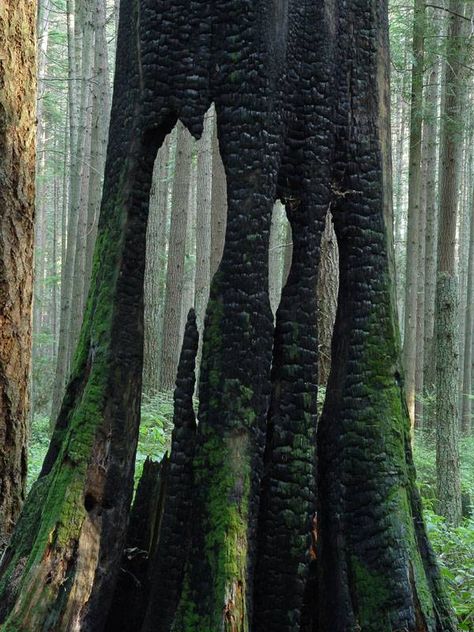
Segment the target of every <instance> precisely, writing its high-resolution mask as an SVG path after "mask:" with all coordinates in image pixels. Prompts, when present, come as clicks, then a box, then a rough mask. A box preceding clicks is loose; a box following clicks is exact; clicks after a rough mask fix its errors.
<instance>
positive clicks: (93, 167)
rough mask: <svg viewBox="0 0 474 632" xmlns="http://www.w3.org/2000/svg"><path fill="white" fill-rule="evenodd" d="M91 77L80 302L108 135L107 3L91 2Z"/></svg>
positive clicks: (87, 278)
mask: <svg viewBox="0 0 474 632" xmlns="http://www.w3.org/2000/svg"><path fill="white" fill-rule="evenodd" d="M94 5H95V6H94V8H93V28H94V77H93V81H92V130H91V152H90V176H89V192H88V201H87V204H88V208H87V234H86V253H85V272H84V302H85V301H86V299H87V294H88V292H89V284H90V278H91V271H92V257H93V252H94V245H95V240H96V235H97V220H98V217H99V207H100V201H101V198H102V185H103V181H104V168H105V158H106V153H107V137H108V133H109V121H110V104H111V100H112V99H111V85H110V76H109V75H110V69H109V53H108V43H107V31H106V26H107V13H106V8H107V3H106V0H94Z"/></svg>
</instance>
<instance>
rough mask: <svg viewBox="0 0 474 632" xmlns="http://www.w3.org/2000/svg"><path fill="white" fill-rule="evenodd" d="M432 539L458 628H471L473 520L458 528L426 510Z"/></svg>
mask: <svg viewBox="0 0 474 632" xmlns="http://www.w3.org/2000/svg"><path fill="white" fill-rule="evenodd" d="M425 520H426V525H427V529H428V533H429V536H430V540H431V543H432V545H433V547H434V549H435V551H436V552H437V554H438V562H439V565H440V569H441V574H442V575H443V577H444V580H445V585H446V588H447V590H448V593H449V597H450V599H451V603H452V604H453V606H454V610H455V612H456V615H457V617H458V622H459V628H460V629H461V630H468V631H471V632H472V631H473V630H474V520H472V519H471V520H470V521H465V523H464V524H463V525H461V526H460V527H458V528H457V529H452V528H449V527H448V526H447V525H446V523H445V521H444V518H442V517H441V516H438V515H437V514H435V513H434V512H433V511H431V510H429V509H427V510H426V511H425Z"/></svg>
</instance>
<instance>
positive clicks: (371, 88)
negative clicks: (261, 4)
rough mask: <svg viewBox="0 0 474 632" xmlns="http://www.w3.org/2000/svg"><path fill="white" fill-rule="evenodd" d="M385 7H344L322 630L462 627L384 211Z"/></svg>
mask: <svg viewBox="0 0 474 632" xmlns="http://www.w3.org/2000/svg"><path fill="white" fill-rule="evenodd" d="M368 5H370V7H371V8H372V13H371V12H370V11H367V8H368ZM341 6H344V3H342V5H341ZM386 11H387V7H386V3H385V2H379V1H373V2H369V3H362V4H353V5H352V7H351V9H350V10H349V9H347V8H346V9H345V11H344V13H341V15H340V25H341V33H340V36H339V40H340V54H341V57H340V59H339V60H338V68H339V78H340V92H339V97H338V103H339V104H340V105H339V107H340V110H342V112H341V116H344V115H345V117H346V118H345V120H346V125H345V126H344V127H343V128H342V130H341V131H342V133H341V135H340V137H339V152H338V163H337V165H336V166H337V169H336V177H337V180H336V182H337V190H339V191H342V192H346V194H345V195H344V197H343V198H341V200H340V202H339V203H338V204H337V205H336V208H335V209H334V218H335V227H336V234H337V238H338V243H339V252H340V258H341V259H340V272H341V277H340V299H339V306H338V314H337V319H336V326H335V333H334V338H333V341H334V342H333V358H334V359H335V361H334V362H333V367H332V372H331V376H330V379H329V384H328V390H327V395H326V401H325V407H324V411H323V415H322V419H321V422H320V426H319V435H318V454H319V488H318V499H319V500H318V504H319V510H318V552H317V555H318V566H319V571H318V572H319V594H318V613H317V625H316V627H315V629H316V630H318V632H327V631H329V630H331V631H333V632H343V631H346V630H356V629H360V630H363V631H364V632H390V631H392V630H407V631H410V632H415V631H416V632H421V631H423V632H426V631H430V632H433V631H436V632H446V631H447V630H449V631H452V632H454V630H455V629H456V626H455V623H454V621H453V618H452V615H451V612H450V610H449V608H448V606H447V602H446V599H445V596H444V593H443V591H442V588H441V580H440V575H439V572H438V571H437V569H436V565H435V561H434V554H433V553H432V551H431V549H430V547H429V544H428V541H427V536H426V531H425V528H424V525H423V518H422V509H421V502H420V498H419V495H418V491H417V487H416V482H415V472H414V468H413V462H412V456H411V445H410V444H411V442H410V421H409V415H408V410H407V406H406V403H405V397H404V392H403V387H402V380H401V367H400V351H399V336H398V331H397V324H396V318H395V310H394V306H395V303H394V295H393V292H392V289H391V279H390V274H389V260H388V256H387V255H388V254H389V250H388V246H387V233H388V231H389V230H390V228H391V227H390V224H388V225H387V221H386V218H384V212H383V209H384V206H385V203H386V202H385V200H384V197H385V196H386V195H387V194H388V191H387V189H386V187H385V182H386V179H387V178H388V177H389V173H387V172H386V169H387V165H386V160H384V156H386V155H387V153H388V152H389V146H388V145H387V144H386V142H385V139H384V137H383V135H384V133H385V130H386V117H387V113H388V105H387V101H388V100H387V99H386V98H384V93H385V87H384V86H385V83H384V82H385V80H386V79H385V78H386V75H387V74H388V63H389V56H388V44H387V35H386V34H387V30H388V29H387V14H386ZM370 20H375V23H374V22H371V21H370ZM367 33H369V34H370V38H371V40H370V41H371V43H372V45H371V46H370V45H367V42H366V37H367ZM354 58H356V59H357V64H356V65H354V64H353V60H354ZM374 77H376V78H377V82H374ZM384 163H385V165H384ZM347 165H351V168H350V169H347ZM336 359H337V361H336Z"/></svg>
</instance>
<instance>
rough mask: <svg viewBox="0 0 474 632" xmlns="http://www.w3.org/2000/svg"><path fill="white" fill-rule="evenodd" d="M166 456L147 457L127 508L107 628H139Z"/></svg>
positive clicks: (112, 631)
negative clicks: (124, 539) (130, 506)
mask: <svg viewBox="0 0 474 632" xmlns="http://www.w3.org/2000/svg"><path fill="white" fill-rule="evenodd" d="M167 471H168V459H167V457H165V458H164V459H163V461H162V462H161V463H157V462H154V461H151V460H150V459H147V460H146V461H145V463H144V465H143V472H142V475H141V477H140V482H139V483H138V487H137V491H136V494H135V500H134V502H133V507H132V510H131V512H130V522H129V526H128V531H127V538H126V541H125V549H124V551H123V555H122V561H121V565H120V571H119V575H118V578H117V585H116V588H115V593H114V597H113V600H112V604H111V607H110V611H109V616H108V619H107V623H106V626H105V630H106V631H107V632H108V631H110V632H115V631H116V630H120V631H121V632H134V630H137V629H138V630H139V629H140V626H141V623H142V621H143V618H144V615H145V609H146V604H147V599H148V594H149V588H150V585H149V581H148V573H149V569H150V558H151V557H152V556H153V545H154V543H155V541H156V530H157V529H156V528H157V525H159V522H160V519H161V515H162V507H163V496H164V490H165V489H166V476H167Z"/></svg>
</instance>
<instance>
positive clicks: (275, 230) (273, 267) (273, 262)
mask: <svg viewBox="0 0 474 632" xmlns="http://www.w3.org/2000/svg"><path fill="white" fill-rule="evenodd" d="M285 218H286V212H285V207H284V206H283V204H282V203H281V202H276V204H275V206H274V207H273V213H272V223H271V226H270V245H269V252H268V293H269V297H270V307H271V308H272V312H273V316H276V312H277V309H278V305H279V304H280V298H281V289H282V280H283V253H284V243H283V240H284V233H285V232H286V231H285V228H286V227H285V225H284V220H285Z"/></svg>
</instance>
